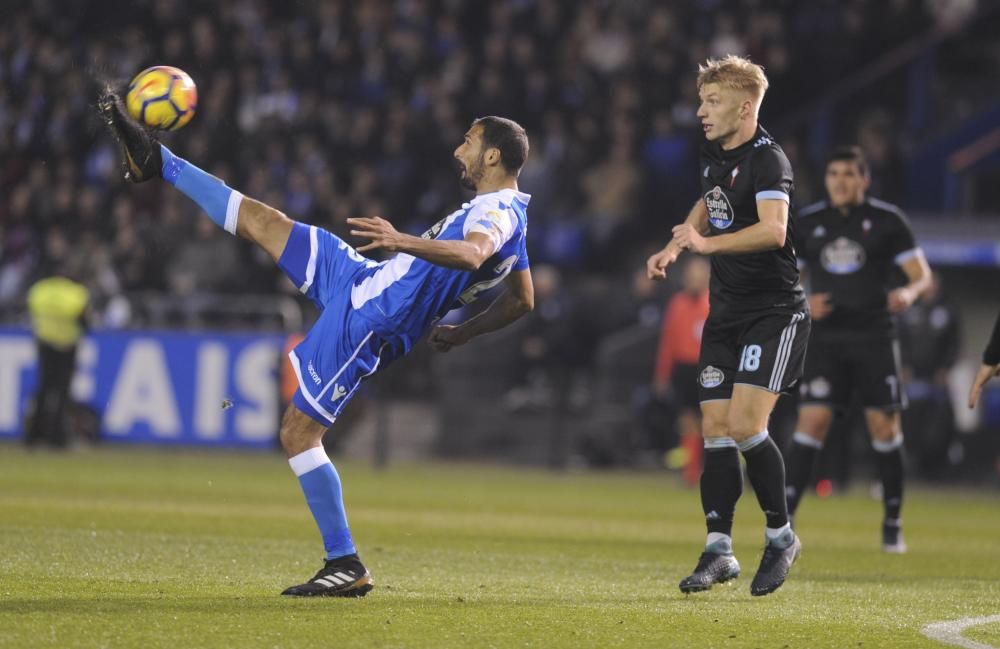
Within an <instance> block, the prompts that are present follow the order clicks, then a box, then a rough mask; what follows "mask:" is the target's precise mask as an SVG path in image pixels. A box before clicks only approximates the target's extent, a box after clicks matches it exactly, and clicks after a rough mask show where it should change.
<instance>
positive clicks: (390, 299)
mask: <svg viewBox="0 0 1000 649" xmlns="http://www.w3.org/2000/svg"><path fill="white" fill-rule="evenodd" d="M530 200H531V196H529V195H528V194H525V193H523V192H519V191H516V190H513V189H502V190H500V191H497V192H491V193H489V194H480V195H478V196H476V197H475V198H473V199H472V200H471V201H470V202H468V203H464V204H463V205H462V207H461V208H460V209H458V210H456V211H454V212H452V213H451V214H449V215H448V216H446V217H445V218H443V219H441V220H440V221H438V222H437V223H436V224H435V225H434V226H433V227H432V228H431V229H430V230H428V231H427V232H425V233H424V234H423V236H424V237H425V238H428V239H441V240H461V239H464V238H465V237H466V235H468V234H469V233H470V232H481V233H483V234H486V235H487V236H489V237H490V239H491V240H492V241H493V250H494V252H493V255H492V256H490V257H489V258H488V259H487V260H486V262H484V263H483V265H482V266H481V267H480V268H479V270H476V271H465V270H458V269H455V268H445V267H444V266H438V265H436V264H432V263H431V262H429V261H426V260H424V259H420V258H418V257H414V256H413V255H408V254H403V253H400V254H398V255H396V256H395V257H393V258H392V259H389V260H388V261H384V262H382V263H380V264H377V265H374V266H372V267H370V268H367V269H365V271H364V273H363V274H362V275H361V276H360V277H359V278H358V279H357V280H356V281H355V283H354V286H353V288H352V289H351V305H352V306H353V307H354V309H355V310H357V311H358V312H360V313H361V314H362V315H363V316H364V317H365V318H366V319H367V320H370V321H371V322H372V324H373V326H374V327H375V331H376V332H377V333H378V334H379V335H380V336H382V337H385V338H394V339H396V340H399V341H400V342H401V343H402V344H403V346H404V348H405V350H407V351H408V350H409V349H410V347H411V346H412V345H413V344H414V343H415V342H416V341H417V340H418V339H419V338H420V337H421V336H423V334H424V332H425V331H426V330H427V328H428V327H429V326H430V325H431V324H432V323H433V322H434V321H435V320H437V319H438V318H440V317H441V316H443V315H444V314H445V313H447V312H448V311H450V310H451V309H454V308H456V307H459V306H462V305H463V304H468V303H470V302H472V301H474V300H475V299H476V298H477V297H478V296H479V294H480V293H482V292H483V291H485V290H487V289H489V288H492V287H494V286H496V285H497V284H499V283H500V282H502V281H503V280H504V278H506V277H507V275H508V274H509V273H510V272H511V271H512V270H513V271H520V270H525V269H526V268H528V251H527V245H526V244H527V230H528V213H527V209H528V202H529V201H530Z"/></svg>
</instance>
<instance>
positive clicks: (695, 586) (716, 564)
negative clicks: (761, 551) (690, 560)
mask: <svg viewBox="0 0 1000 649" xmlns="http://www.w3.org/2000/svg"><path fill="white" fill-rule="evenodd" d="M739 576H740V563H739V561H737V560H736V557H735V556H733V555H732V553H719V552H709V551H707V550H706V551H705V552H702V553H701V556H700V557H698V565H697V566H695V569H694V572H692V573H691V574H690V575H688V576H687V577H685V578H684V579H682V580H681V583H680V584H679V586H680V589H681V592H682V593H698V592H701V591H703V590H708V589H709V588H711V587H712V585H713V584H724V583H725V582H727V581H729V580H731V579H736V578H737V577H739Z"/></svg>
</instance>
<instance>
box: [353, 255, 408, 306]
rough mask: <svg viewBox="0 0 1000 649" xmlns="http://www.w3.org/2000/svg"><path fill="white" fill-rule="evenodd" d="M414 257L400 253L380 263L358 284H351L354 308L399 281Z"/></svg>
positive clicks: (362, 304)
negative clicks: (379, 265)
mask: <svg viewBox="0 0 1000 649" xmlns="http://www.w3.org/2000/svg"><path fill="white" fill-rule="evenodd" d="M415 259H416V257H414V256H413V255H407V254H405V253H400V254H398V255H396V256H395V257H393V258H392V259H390V260H389V261H387V262H385V263H384V264H382V267H381V268H379V269H378V270H377V271H375V273H374V274H373V275H371V276H370V277H366V278H364V279H363V280H361V283H360V284H356V285H354V286H352V287H351V306H353V307H354V308H355V309H360V308H361V307H362V306H364V304H365V303H366V302H368V300H373V299H375V298H377V297H378V296H379V295H382V291H384V290H385V289H387V288H389V286H391V285H392V284H393V283H394V282H397V281H399V279H400V278H401V277H403V275H405V274H406V273H407V272H408V271H409V270H410V266H412V265H413V261H414V260H415Z"/></svg>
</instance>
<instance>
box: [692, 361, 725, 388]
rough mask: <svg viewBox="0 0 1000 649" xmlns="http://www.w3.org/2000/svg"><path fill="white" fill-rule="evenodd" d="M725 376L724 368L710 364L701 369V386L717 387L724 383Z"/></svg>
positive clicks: (699, 379)
mask: <svg viewBox="0 0 1000 649" xmlns="http://www.w3.org/2000/svg"><path fill="white" fill-rule="evenodd" d="M725 378H726V375H725V374H723V373H722V370H720V369H719V368H717V367H712V366H711V365H708V366H706V367H705V369H703V370H702V371H701V376H699V377H698V382H699V383H701V387H703V388H715V387H718V386H720V385H722V382H723V381H724V380H725Z"/></svg>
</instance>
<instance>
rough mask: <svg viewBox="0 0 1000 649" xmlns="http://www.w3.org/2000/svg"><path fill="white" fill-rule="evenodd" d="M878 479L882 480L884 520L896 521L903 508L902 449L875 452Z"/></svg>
mask: <svg viewBox="0 0 1000 649" xmlns="http://www.w3.org/2000/svg"><path fill="white" fill-rule="evenodd" d="M875 458H876V463H877V464H878V473H879V477H881V478H882V502H883V503H884V504H885V518H886V519H888V520H896V519H898V518H899V513H900V510H901V509H902V508H903V449H902V447H898V446H897V447H896V448H894V449H892V450H891V451H879V450H876V451H875Z"/></svg>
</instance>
